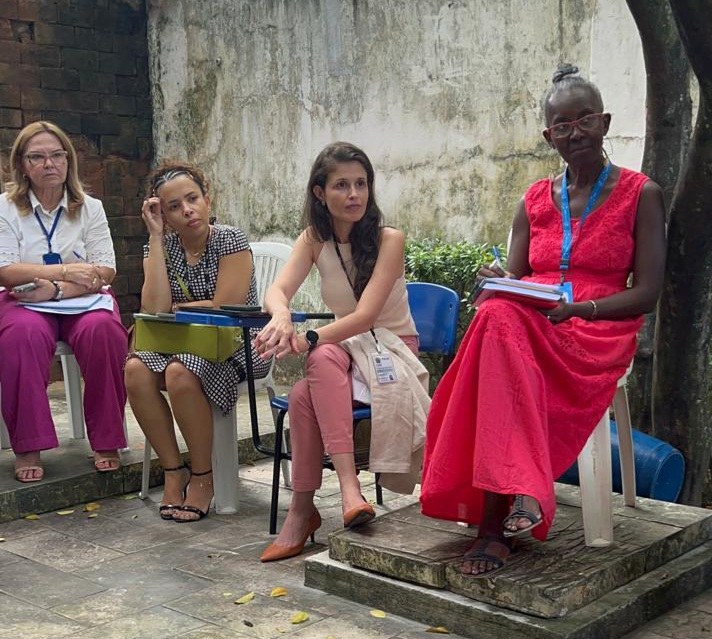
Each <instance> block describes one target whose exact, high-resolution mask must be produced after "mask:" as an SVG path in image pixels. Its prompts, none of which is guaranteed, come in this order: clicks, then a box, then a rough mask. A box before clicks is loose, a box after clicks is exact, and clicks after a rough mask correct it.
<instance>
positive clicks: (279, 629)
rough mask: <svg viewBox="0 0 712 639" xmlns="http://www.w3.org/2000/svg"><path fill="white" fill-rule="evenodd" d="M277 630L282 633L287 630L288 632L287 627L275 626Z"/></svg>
mask: <svg viewBox="0 0 712 639" xmlns="http://www.w3.org/2000/svg"><path fill="white" fill-rule="evenodd" d="M275 630H276V631H277V632H279V633H281V634H284V633H285V632H287V629H286V628H280V627H277V628H275Z"/></svg>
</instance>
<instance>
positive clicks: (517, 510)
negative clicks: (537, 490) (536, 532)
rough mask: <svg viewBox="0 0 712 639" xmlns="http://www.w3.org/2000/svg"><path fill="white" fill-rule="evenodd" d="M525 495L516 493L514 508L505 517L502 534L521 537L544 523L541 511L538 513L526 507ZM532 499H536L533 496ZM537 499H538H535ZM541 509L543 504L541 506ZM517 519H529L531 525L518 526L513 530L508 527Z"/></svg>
mask: <svg viewBox="0 0 712 639" xmlns="http://www.w3.org/2000/svg"><path fill="white" fill-rule="evenodd" d="M524 497H525V495H516V496H515V497H514V504H513V505H512V510H510V511H509V515H507V516H506V517H505V518H504V521H503V522H502V527H503V529H504V530H503V531H502V534H503V535H504V536H505V537H519V535H523V534H524V533H527V532H529V531H530V530H531V529H532V528H536V527H537V526H538V525H539V524H541V523H542V521H544V520H543V518H542V516H541V513H539V514H538V515H537V514H536V513H534V512H532V511H531V510H527V509H526V508H524ZM531 499H534V498H533V497H532V498H531ZM535 501H536V500H535ZM539 508H540V509H541V506H539ZM517 519H527V520H529V525H528V526H525V527H524V528H517V530H511V529H509V528H507V526H508V525H509V524H513V523H514V522H515V520H517Z"/></svg>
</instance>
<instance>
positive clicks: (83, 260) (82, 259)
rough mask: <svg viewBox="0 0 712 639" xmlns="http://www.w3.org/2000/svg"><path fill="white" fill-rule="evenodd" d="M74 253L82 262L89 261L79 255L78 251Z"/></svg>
mask: <svg viewBox="0 0 712 639" xmlns="http://www.w3.org/2000/svg"><path fill="white" fill-rule="evenodd" d="M72 253H74V257H78V258H79V259H80V260H81V261H82V262H86V261H87V260H86V258H84V257H82V256H81V255H79V253H77V252H76V251H72Z"/></svg>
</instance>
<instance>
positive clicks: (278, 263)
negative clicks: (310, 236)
mask: <svg viewBox="0 0 712 639" xmlns="http://www.w3.org/2000/svg"><path fill="white" fill-rule="evenodd" d="M250 248H251V249H252V257H253V259H254V263H255V279H256V280H257V299H258V301H259V303H260V306H261V305H263V304H264V301H265V293H266V292H267V289H268V288H269V287H270V284H272V282H274V279H275V277H277V273H279V271H280V270H281V269H282V267H283V266H284V263H285V262H286V261H287V258H288V257H289V254H290V253H291V252H292V247H291V246H289V245H288V244H280V243H279V242H252V243H251V244H250Z"/></svg>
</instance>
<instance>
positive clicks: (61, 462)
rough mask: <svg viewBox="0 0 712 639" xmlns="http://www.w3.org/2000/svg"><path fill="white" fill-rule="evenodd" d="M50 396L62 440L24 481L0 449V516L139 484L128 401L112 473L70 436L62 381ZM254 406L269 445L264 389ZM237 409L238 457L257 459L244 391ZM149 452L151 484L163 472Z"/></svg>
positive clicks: (139, 436)
mask: <svg viewBox="0 0 712 639" xmlns="http://www.w3.org/2000/svg"><path fill="white" fill-rule="evenodd" d="M49 399H50V406H51V409H52V416H53V418H54V421H55V428H56V431H57V437H58V438H59V442H60V446H59V448H55V449H52V450H47V451H43V452H42V465H43V467H44V469H45V478H44V479H43V480H42V481H40V482H33V483H28V484H23V483H21V482H18V481H17V480H15V478H14V471H13V468H14V461H15V455H14V453H13V452H12V451H11V450H0V522H2V521H10V520H13V519H19V518H20V517H25V516H26V515H30V514H33V513H42V512H49V511H53V510H59V509H62V508H66V507H67V506H72V505H76V504H80V503H85V502H88V501H94V500H96V499H101V498H103V497H110V496H112V495H120V494H124V493H131V492H137V491H138V490H139V489H140V487H141V472H142V467H143V454H144V441H145V440H144V435H143V432H142V431H141V429H140V428H139V426H138V424H137V422H136V419H135V418H134V416H133V414H132V413H131V410H130V408H129V407H128V406H127V407H126V419H127V430H128V435H129V437H128V439H129V442H128V443H129V448H130V449H129V450H128V451H124V452H122V453H121V468H120V469H119V470H117V471H116V472H113V473H98V472H96V470H95V469H94V464H93V461H92V457H93V456H92V452H91V449H90V447H89V442H88V441H87V440H86V439H73V438H72V436H71V435H72V433H71V429H70V427H69V423H68V419H67V405H66V401H65V396H64V387H63V385H62V384H61V383H54V384H51V385H50V388H49ZM257 409H258V416H259V423H260V427H261V428H260V432H261V433H262V439H263V441H264V442H265V443H266V444H267V445H269V446H271V445H272V443H273V442H274V424H273V421H272V412H271V410H270V408H269V402H268V398H267V392H266V391H262V392H260V393H258V394H257ZM236 412H237V429H238V455H239V459H240V463H243V464H244V463H249V462H251V461H256V460H257V459H261V458H262V457H263V456H262V455H261V454H260V453H258V452H257V451H256V450H255V449H254V447H253V446H252V439H251V431H250V417H249V414H250V413H249V405H248V402H247V398H246V397H242V398H240V401H238V403H237V411H236ZM176 431H177V429H176ZM177 432H178V431H177ZM178 435H180V433H178ZM178 443H179V446H180V447H181V450H185V445H184V444H183V442H182V440H181V439H180V436H179V437H178ZM152 457H153V459H152V461H151V476H150V485H151V486H157V485H159V484H161V483H162V482H163V473H162V469H161V467H160V465H159V464H158V461H157V460H156V458H155V453H154V454H153V456H152Z"/></svg>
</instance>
